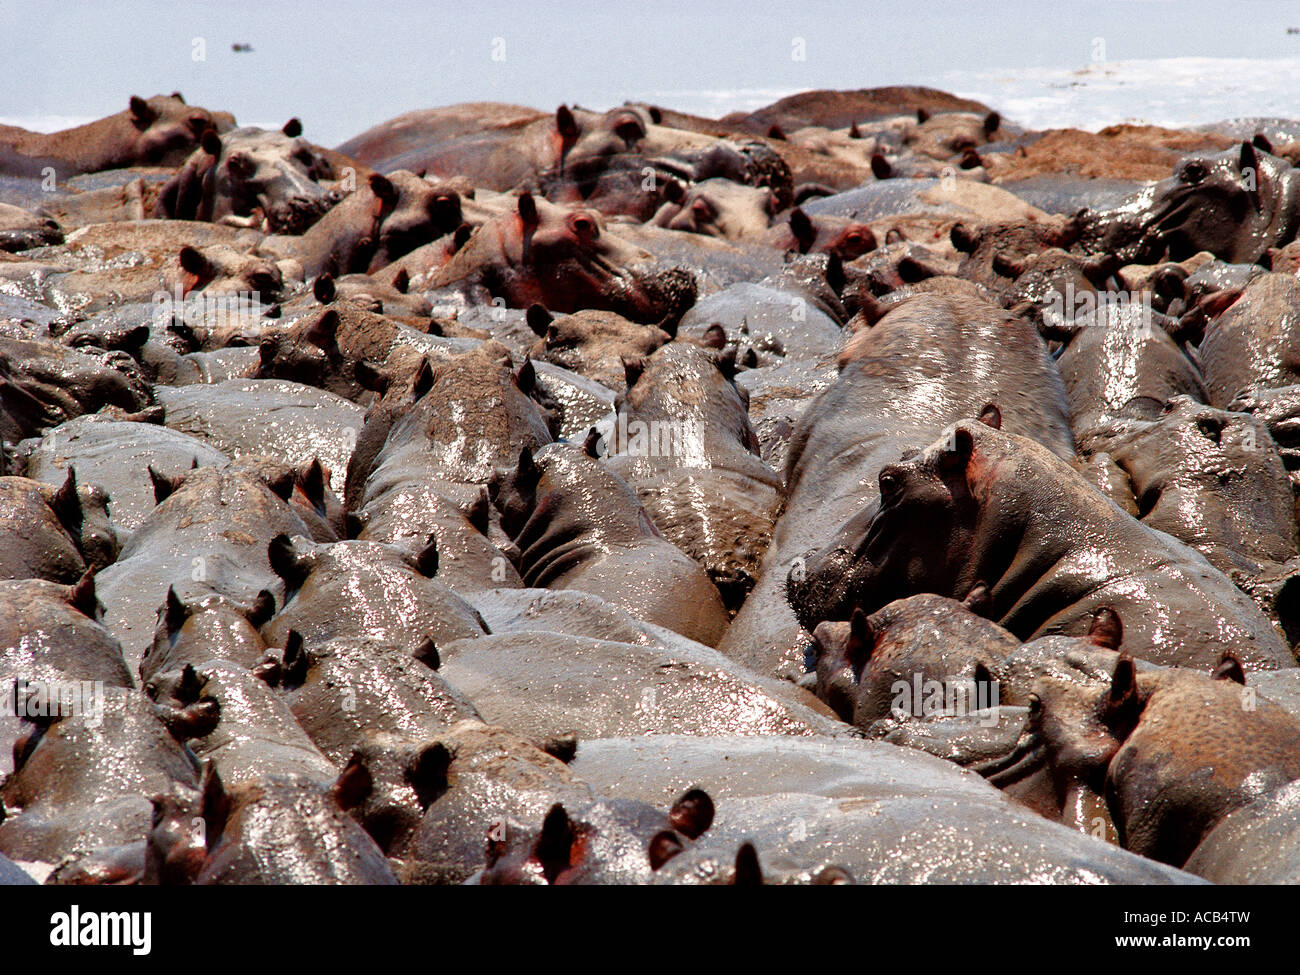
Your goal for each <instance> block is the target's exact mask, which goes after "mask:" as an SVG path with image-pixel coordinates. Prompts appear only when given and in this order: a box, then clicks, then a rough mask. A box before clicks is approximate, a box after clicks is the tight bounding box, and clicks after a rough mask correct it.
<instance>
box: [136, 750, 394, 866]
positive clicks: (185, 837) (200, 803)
mask: <svg viewBox="0 0 1300 975" xmlns="http://www.w3.org/2000/svg"><path fill="white" fill-rule="evenodd" d="M369 787H370V783H369V781H368V779H367V777H366V776H365V775H364V773H363V772H362V773H357V772H354V771H352V770H349V771H348V772H345V773H344V774H343V775H341V776H340V777H339V779H338V781H337V782H336V783H335V784H334V785H333V786H330V787H322V786H321V785H320V784H319V783H318V782H316V781H314V780H313V779H311V778H308V777H305V776H295V775H267V776H261V777H258V778H256V779H252V780H249V781H246V782H244V783H242V784H239V785H232V786H230V787H229V788H227V787H226V786H225V785H224V784H223V783H222V781H221V777H220V775H219V774H218V773H217V771H216V769H215V767H214V766H212V765H211V764H209V765H208V766H206V769H205V773H204V778H203V785H202V793H201V795H200V797H199V798H198V799H197V800H192V801H189V802H185V801H180V802H178V801H175V800H171V799H159V800H157V801H156V802H155V803H154V811H153V828H152V831H151V832H150V833H149V840H148V848H149V849H148V857H149V868H148V874H147V877H148V879H149V880H152V881H153V882H156V883H164V884H187V883H195V884H205V885H206V884H379V885H384V884H396V883H397V878H396V877H394V876H393V872H392V870H391V869H390V868H389V866H388V861H387V860H386V859H385V858H384V854H383V851H382V850H380V849H379V847H378V846H376V845H375V842H374V840H372V839H371V838H370V837H369V836H368V835H367V834H366V831H365V830H364V829H362V828H361V826H360V825H358V824H357V823H356V821H355V820H353V819H352V818H351V817H349V816H348V815H347V814H346V813H345V812H344V811H343V807H344V806H345V805H348V804H350V803H352V802H355V801H358V799H359V797H361V796H364V795H365V794H366V793H367V792H369ZM195 820H198V821H200V822H201V824H202V829H201V830H196V829H195V828H194V826H193V825H192V824H193V822H194V821H195ZM196 833H197V834H198V835H197V836H196V835H195V834H196Z"/></svg>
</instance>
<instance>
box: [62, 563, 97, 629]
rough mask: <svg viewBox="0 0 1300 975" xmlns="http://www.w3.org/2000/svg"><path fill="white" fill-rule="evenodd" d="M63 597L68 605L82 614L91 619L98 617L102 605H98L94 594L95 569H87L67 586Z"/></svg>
mask: <svg viewBox="0 0 1300 975" xmlns="http://www.w3.org/2000/svg"><path fill="white" fill-rule="evenodd" d="M65 598H66V599H67V601H68V605H69V606H71V607H72V608H73V609H75V610H76V611H77V612H79V613H81V614H82V615H83V616H89V617H90V618H91V619H92V620H97V619H99V617H100V615H101V614H102V612H103V607H101V606H100V605H99V599H98V598H97V597H96V595H95V570H94V569H87V570H86V573H85V575H83V576H82V577H81V578H80V579H78V580H77V582H76V584H75V585H72V586H69V587H68V594H67V596H66V597H65Z"/></svg>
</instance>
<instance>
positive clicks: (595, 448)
mask: <svg viewBox="0 0 1300 975" xmlns="http://www.w3.org/2000/svg"><path fill="white" fill-rule="evenodd" d="M604 440H605V438H604V437H602V436H601V435H600V431H599V430H597V429H596V428H595V427H592V428H591V429H590V430H588V431H587V439H586V440H584V441H583V442H582V452H583V453H584V454H586V455H587V456H588V457H590V458H591V459H592V460H599V459H600V454H601V450H600V447H601V444H602V443H604Z"/></svg>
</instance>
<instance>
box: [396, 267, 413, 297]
mask: <svg viewBox="0 0 1300 975" xmlns="http://www.w3.org/2000/svg"><path fill="white" fill-rule="evenodd" d="M393 290H394V291H396V292H397V293H398V294H402V295H404V294H406V293H407V292H408V291H410V290H411V275H410V274H409V273H408V272H407V270H406V268H402V269H401V270H400V271H398V272H397V274H396V275H394V277H393Z"/></svg>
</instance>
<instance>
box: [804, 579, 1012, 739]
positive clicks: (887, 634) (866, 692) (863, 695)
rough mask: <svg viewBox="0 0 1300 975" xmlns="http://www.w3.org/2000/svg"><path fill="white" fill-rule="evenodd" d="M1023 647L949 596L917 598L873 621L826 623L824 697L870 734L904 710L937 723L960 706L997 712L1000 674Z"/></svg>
mask: <svg viewBox="0 0 1300 975" xmlns="http://www.w3.org/2000/svg"><path fill="white" fill-rule="evenodd" d="M980 592H981V594H982V590H980ZM968 601H969V600H968ZM1019 645H1020V641H1019V640H1017V639H1016V638H1015V637H1014V636H1013V635H1012V634H1011V633H1009V632H1007V631H1006V630H1004V629H1003V628H1002V627H1000V626H998V625H997V624H996V623H993V622H990V621H989V620H986V619H984V618H983V617H981V616H979V615H977V614H976V613H975V612H973V611H972V610H971V609H970V607H969V606H968V605H966V604H965V603H959V602H957V601H956V600H953V599H948V598H945V597H943V596H935V595H931V594H929V593H922V594H920V595H916V596H909V597H908V598H906V599H900V600H898V601H896V602H893V603H890V604H888V605H887V606H885V607H883V608H881V609H880V610H879V611H877V612H875V613H873V614H872V615H871V616H867V615H865V614H864V613H863V612H862V610H860V609H855V610H854V611H853V617H852V619H851V620H849V621H848V622H847V623H837V622H826V623H819V624H818V625H817V628H816V629H815V630H814V631H813V648H812V652H813V654H814V655H815V656H816V661H817V664H816V675H817V696H818V697H820V698H821V699H822V700H823V701H825V702H826V703H827V704H829V705H830V706H831V707H832V708H834V710H835V713H836V714H838V715H839V716H840V717H841V718H842V719H843V720H844V721H847V722H849V723H851V724H854V725H856V726H857V727H858V728H860V729H861V730H863V731H867V730H869V729H870V728H871V726H872V724H873V723H874V722H876V721H877V720H880V719H882V718H886V717H888V716H890V715H891V714H892V713H893V712H895V711H896V710H901V711H902V712H903V714H905V715H907V716H911V717H931V716H933V715H935V714H938V713H941V712H942V711H944V709H946V708H948V707H949V706H950V705H952V704H953V703H955V702H958V701H960V702H961V703H960V704H959V705H958V706H959V707H960V708H961V709H962V710H966V711H973V710H977V709H982V708H986V707H990V706H996V705H997V704H998V700H999V699H995V698H994V696H993V695H994V691H993V689H992V688H993V673H994V670H995V669H996V668H997V667H998V665H999V664H1000V663H1001V661H1002V659H1003V658H1004V657H1006V655H1007V654H1009V653H1010V652H1011V651H1013V650H1015V649H1016V648H1017V647H1018V646H1019ZM918 678H919V680H918ZM899 682H901V687H902V693H901V695H900V685H899ZM936 686H937V688H938V695H937V704H936V702H935V700H932V698H934V697H935V696H934V695H932V694H931V688H932V687H936ZM949 691H952V692H953V693H951V694H950V693H949ZM959 694H960V695H961V696H960V697H959V696H958V695H959ZM923 695H924V696H923ZM1008 703H1010V702H1008ZM932 704H934V705H935V706H934V707H931V705H932Z"/></svg>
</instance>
